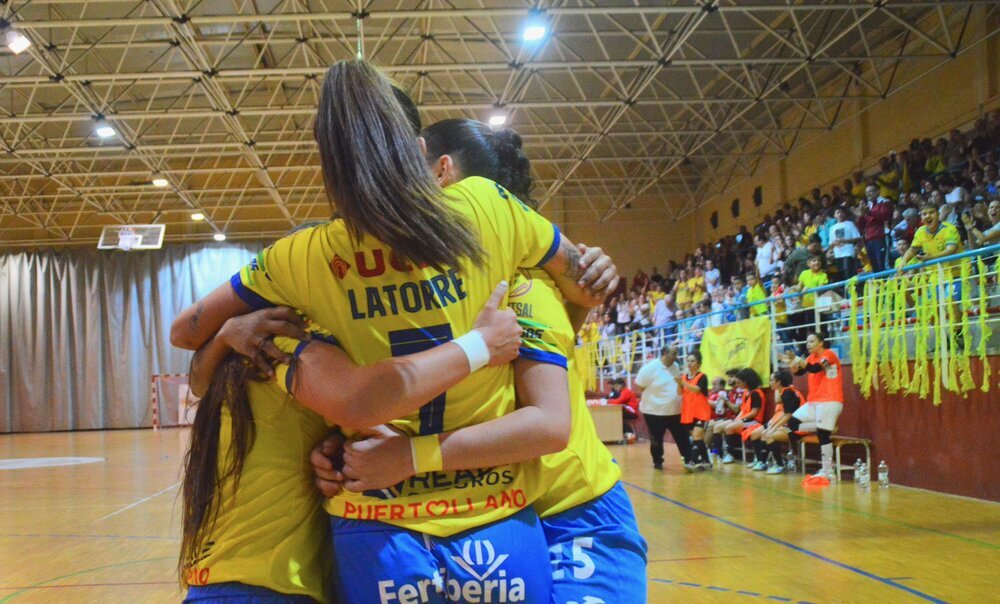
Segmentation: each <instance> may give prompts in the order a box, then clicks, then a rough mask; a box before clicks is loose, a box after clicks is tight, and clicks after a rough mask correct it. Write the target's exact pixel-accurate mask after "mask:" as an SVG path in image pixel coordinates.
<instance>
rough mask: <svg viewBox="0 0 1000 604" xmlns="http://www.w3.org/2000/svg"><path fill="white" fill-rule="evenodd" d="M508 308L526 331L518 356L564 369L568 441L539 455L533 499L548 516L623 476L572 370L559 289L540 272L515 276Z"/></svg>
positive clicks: (569, 338)
mask: <svg viewBox="0 0 1000 604" xmlns="http://www.w3.org/2000/svg"><path fill="white" fill-rule="evenodd" d="M510 306H511V308H512V309H513V310H514V312H515V313H517V316H518V322H519V323H520V324H521V327H522V328H523V329H524V337H523V339H524V343H523V345H522V347H521V357H522V358H526V359H530V360H533V361H539V362H542V363H550V364H553V365H558V366H560V367H563V368H566V369H568V379H569V396H570V415H571V422H572V423H571V430H570V436H569V443H568V444H567V446H566V448H565V449H563V450H562V451H560V452H559V453H553V454H551V455H546V456H544V457H542V470H541V483H542V484H544V485H547V489H546V491H545V493H544V494H542V495H541V496H540V497H539V498H538V500H537V501H535V511H536V512H538V515H539V516H541V517H543V518H546V517H548V516H552V515H554V514H558V513H560V512H564V511H566V510H568V509H570V508H573V507H576V506H578V505H580V504H583V503H586V502H588V501H591V500H593V499H595V498H597V497H599V496H601V495H603V494H604V493H607V492H608V491H609V490H611V488H612V487H613V486H615V484H617V483H618V480H619V479H620V478H621V469H620V468H619V467H618V464H616V463H615V462H614V459H613V458H612V457H611V453H610V452H609V451H608V448H607V447H605V446H604V443H602V442H601V439H600V438H598V436H597V428H595V427H594V420H593V419H592V418H591V416H590V411H589V410H588V409H587V399H586V396H585V395H584V387H583V383H582V382H581V381H580V378H579V375H578V373H577V372H576V371H575V369H574V367H573V364H574V363H575V361H574V357H575V344H574V341H573V327H572V326H571V325H570V321H569V317H568V316H567V315H566V307H565V305H564V302H563V297H562V294H561V293H560V292H559V288H558V287H556V285H555V283H554V282H553V281H552V279H551V278H550V277H549V276H548V275H547V274H545V272H544V271H538V270H533V271H530V273H529V274H528V275H527V276H525V275H524V274H523V273H522V274H519V275H518V276H517V277H516V278H514V279H513V286H512V288H511V292H510Z"/></svg>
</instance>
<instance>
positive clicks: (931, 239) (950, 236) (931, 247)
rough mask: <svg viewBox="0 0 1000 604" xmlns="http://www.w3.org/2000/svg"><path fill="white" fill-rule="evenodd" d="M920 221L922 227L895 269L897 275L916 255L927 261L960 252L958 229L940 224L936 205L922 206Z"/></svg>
mask: <svg viewBox="0 0 1000 604" xmlns="http://www.w3.org/2000/svg"><path fill="white" fill-rule="evenodd" d="M920 219H921V220H923V222H924V226H922V227H920V228H919V229H917V232H916V234H915V235H914V236H913V243H912V244H911V245H910V249H909V250H907V251H906V254H905V255H903V261H902V263H900V267H899V268H898V269H897V272H898V273H899V274H902V273H903V267H905V266H906V265H907V264H908V263H909V262H910V260H912V259H913V258H914V257H916V256H917V254H918V253H921V252H922V253H923V260H925V261H927V260H933V259H935V258H941V257H942V256H950V255H952V254H957V253H958V252H961V251H962V238H961V236H960V235H959V234H958V229H957V228H956V227H955V225H953V224H950V223H947V222H941V220H940V215H939V214H938V208H937V206H936V205H933V204H924V206H923V207H922V208H920Z"/></svg>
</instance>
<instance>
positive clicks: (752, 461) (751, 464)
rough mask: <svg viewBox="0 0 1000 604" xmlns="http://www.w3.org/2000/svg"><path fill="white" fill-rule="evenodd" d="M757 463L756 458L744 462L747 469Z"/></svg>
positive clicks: (750, 468)
mask: <svg viewBox="0 0 1000 604" xmlns="http://www.w3.org/2000/svg"><path fill="white" fill-rule="evenodd" d="M757 463H758V462H757V460H756V459H751V460H750V461H748V462H747V463H746V466H747V469H748V470H752V469H753V467H754V466H756V465H757Z"/></svg>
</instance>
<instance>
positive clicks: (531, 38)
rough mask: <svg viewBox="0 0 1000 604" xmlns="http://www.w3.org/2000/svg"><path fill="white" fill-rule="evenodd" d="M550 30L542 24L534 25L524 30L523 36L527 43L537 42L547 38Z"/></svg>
mask: <svg viewBox="0 0 1000 604" xmlns="http://www.w3.org/2000/svg"><path fill="white" fill-rule="evenodd" d="M546 32H548V29H547V28H546V27H545V26H544V25H541V24H537V23H536V24H532V25H528V26H527V27H525V28H524V33H523V34H522V35H523V37H524V41H525V42H537V41H538V40H541V39H542V38H544V37H545V34H546Z"/></svg>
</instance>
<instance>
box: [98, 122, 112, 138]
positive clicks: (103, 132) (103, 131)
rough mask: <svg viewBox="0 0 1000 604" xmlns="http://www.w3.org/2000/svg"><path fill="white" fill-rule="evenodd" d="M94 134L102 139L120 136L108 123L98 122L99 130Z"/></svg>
mask: <svg viewBox="0 0 1000 604" xmlns="http://www.w3.org/2000/svg"><path fill="white" fill-rule="evenodd" d="M94 132H95V133H96V134H97V136H99V137H101V138H111V137H112V136H114V135H116V134H118V132H117V131H115V129H114V128H112V127H111V126H109V125H108V123H107V122H97V128H95V129H94Z"/></svg>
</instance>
